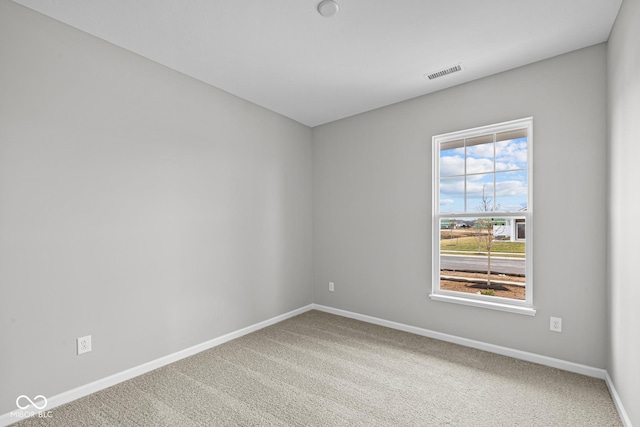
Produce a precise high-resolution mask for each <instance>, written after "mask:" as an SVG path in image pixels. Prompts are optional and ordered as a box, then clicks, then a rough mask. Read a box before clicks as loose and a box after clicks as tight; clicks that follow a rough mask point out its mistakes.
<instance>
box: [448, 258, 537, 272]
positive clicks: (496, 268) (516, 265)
mask: <svg viewBox="0 0 640 427" xmlns="http://www.w3.org/2000/svg"><path fill="white" fill-rule="evenodd" d="M440 268H441V269H443V270H458V271H461V270H469V271H485V272H486V271H487V258H486V257H481V256H464V255H441V256H440ZM491 272H492V273H503V274H525V261H524V259H522V258H500V257H495V256H492V257H491Z"/></svg>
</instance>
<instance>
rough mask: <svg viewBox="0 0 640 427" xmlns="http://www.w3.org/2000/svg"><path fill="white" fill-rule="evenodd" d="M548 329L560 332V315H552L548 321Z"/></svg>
mask: <svg viewBox="0 0 640 427" xmlns="http://www.w3.org/2000/svg"><path fill="white" fill-rule="evenodd" d="M549 329H550V330H552V331H553V332H562V319H561V318H560V317H552V318H551V320H550V322H549Z"/></svg>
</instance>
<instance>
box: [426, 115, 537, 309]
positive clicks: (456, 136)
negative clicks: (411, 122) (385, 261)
mask: <svg viewBox="0 0 640 427" xmlns="http://www.w3.org/2000/svg"><path fill="white" fill-rule="evenodd" d="M517 129H527V186H528V193H527V210H526V211H517V212H516V211H509V212H502V211H500V212H496V213H493V216H497V215H499V216H501V217H503V216H504V217H515V216H518V217H520V218H522V217H524V218H525V236H526V239H525V242H524V243H525V254H526V255H525V277H526V284H525V295H526V296H525V299H524V300H516V299H511V298H502V297H497V296H487V295H478V294H473V293H465V292H455V291H449V290H444V289H440V220H441V219H447V218H453V217H455V218H478V217H482V216H483V215H486V214H482V213H479V212H460V213H444V214H441V213H440V146H441V144H442V143H444V142H450V141H456V140H460V139H463V138H473V137H475V136H481V135H487V134H490V133H494V134H495V133H499V132H505V131H510V130H517ZM432 145H433V168H432V170H433V176H432V182H433V189H432V193H433V201H432V230H433V238H432V241H433V252H432V253H433V256H432V258H433V259H432V267H433V280H432V291H431V294H429V298H431V299H432V300H435V301H443V302H450V303H456V304H463V305H469V306H474V307H483V308H489V309H494V310H501V311H507V312H511V313H517V314H525V315H530V316H534V315H535V314H536V310H535V308H534V307H533V118H532V117H527V118H523V119H519V120H512V121H509V122H504V123H498V124H493V125H488V126H481V127H477V128H473V129H467V130H462V131H458V132H451V133H446V134H441V135H436V136H434V137H433V138H432ZM464 176H467V174H466V171H465V175H464ZM494 200H495V199H494ZM514 231H515V230H514Z"/></svg>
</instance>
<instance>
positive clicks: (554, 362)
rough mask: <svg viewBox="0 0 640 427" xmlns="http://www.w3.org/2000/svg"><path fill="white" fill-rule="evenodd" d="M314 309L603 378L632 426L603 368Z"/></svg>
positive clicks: (623, 417)
mask: <svg viewBox="0 0 640 427" xmlns="http://www.w3.org/2000/svg"><path fill="white" fill-rule="evenodd" d="M311 305H312V307H313V309H314V310H318V311H324V312H326V313H331V314H335V315H338V316H343V317H348V318H351V319H356V320H361V321H363V322H367V323H373V324H375V325H380V326H386V327H387V328H391V329H397V330H399V331H404V332H410V333H412V334H416V335H421V336H424V337H428V338H434V339H437V340H441V341H446V342H450V343H453V344H459V345H462V346H465V347H471V348H476V349H478V350H484V351H488V352H490V353H496V354H500V355H503V356H508V357H513V358H514V359H520V360H525V361H527V362H532V363H537V364H539V365H544V366H550V367H552V368H558V369H562V370H564V371H569V372H573V373H576V374H582V375H586V376H589V377H594V378H598V379H601V380H604V381H605V383H606V384H607V387H608V388H609V392H610V394H611V399H612V400H613V403H614V404H615V406H616V409H617V410H618V415H620V419H621V420H622V424H623V425H624V427H632V425H631V420H630V419H629V416H628V415H627V412H626V410H625V409H624V406H623V405H622V401H621V400H620V396H619V395H618V392H617V391H616V388H615V386H614V384H613V380H612V379H611V377H610V376H609V373H608V372H607V371H606V370H605V369H599V368H594V367H591V366H587V365H581V364H579V363H574V362H568V361H566V360H561V359H555V358H553V357H547V356H542V355H540V354H535V353H529V352H526V351H521V350H515V349H512V348H508V347H502V346H499V345H494V344H487V343H484V342H481V341H475V340H470V339H468V338H461V337H457V336H455V335H449V334H443V333H441V332H436V331H431V330H429V329H423V328H418V327H416V326H410V325H405V324H403V323H397V322H392V321H390V320H384V319H380V318H377V317H372V316H367V315H364V314H358V313H353V312H351V311H346V310H341V309H338V308H333V307H327V306H324V305H319V304H311Z"/></svg>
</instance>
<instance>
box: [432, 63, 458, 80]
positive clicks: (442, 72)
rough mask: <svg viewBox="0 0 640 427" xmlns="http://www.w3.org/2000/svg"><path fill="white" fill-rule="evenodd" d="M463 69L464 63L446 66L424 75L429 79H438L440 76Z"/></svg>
mask: <svg viewBox="0 0 640 427" xmlns="http://www.w3.org/2000/svg"><path fill="white" fill-rule="evenodd" d="M458 71H462V64H457V65H454V66H453V67H449V68H445V69H444V70H440V71H434V72H433V73H429V74H425V75H424V76H425V77H426V78H428V79H429V80H434V79H437V78H438V77H444V76H448V75H449V74H453V73H457V72H458Z"/></svg>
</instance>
